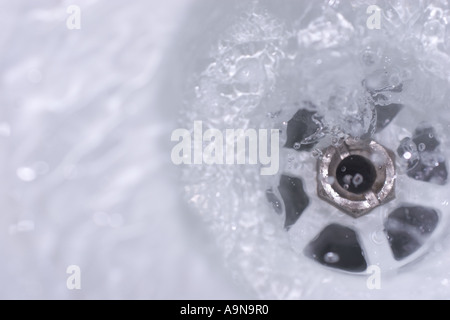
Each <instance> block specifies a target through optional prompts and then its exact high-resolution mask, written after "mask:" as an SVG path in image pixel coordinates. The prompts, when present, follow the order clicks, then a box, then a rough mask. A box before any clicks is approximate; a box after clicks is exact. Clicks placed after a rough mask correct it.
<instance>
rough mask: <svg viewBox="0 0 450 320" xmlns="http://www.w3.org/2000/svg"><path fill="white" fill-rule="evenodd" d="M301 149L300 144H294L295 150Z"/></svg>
mask: <svg viewBox="0 0 450 320" xmlns="http://www.w3.org/2000/svg"><path fill="white" fill-rule="evenodd" d="M301 147H302V145H301V144H300V142H296V143H294V149H295V150H299V149H300V148H301Z"/></svg>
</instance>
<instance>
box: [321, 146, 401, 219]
mask: <svg viewBox="0 0 450 320" xmlns="http://www.w3.org/2000/svg"><path fill="white" fill-rule="evenodd" d="M317 171H318V174H317V192H318V195H319V197H320V198H321V199H323V200H325V201H327V202H329V203H331V204H332V205H334V206H336V207H337V208H339V209H341V210H342V211H343V212H345V213H347V214H349V215H350V216H352V217H353V218H358V217H361V216H363V215H365V214H367V213H369V212H370V211H371V210H372V209H374V208H376V207H378V206H380V205H382V204H384V203H387V202H389V201H391V200H393V199H394V198H395V179H396V174H395V155H394V153H393V152H392V151H391V150H389V149H387V148H385V147H383V146H382V145H380V144H379V143H377V142H375V141H362V140H357V139H353V138H349V139H347V140H346V141H345V142H344V143H342V144H341V145H339V146H330V147H328V148H327V149H325V151H324V153H323V157H322V158H321V159H319V160H318V170H317Z"/></svg>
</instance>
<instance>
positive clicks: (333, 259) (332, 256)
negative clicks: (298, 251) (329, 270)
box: [323, 252, 340, 264]
mask: <svg viewBox="0 0 450 320" xmlns="http://www.w3.org/2000/svg"><path fill="white" fill-rule="evenodd" d="M339 259H340V258H339V255H338V254H337V253H335V252H327V253H326V254H325V255H324V256H323V260H324V261H325V262H326V263H331V264H334V263H337V262H339Z"/></svg>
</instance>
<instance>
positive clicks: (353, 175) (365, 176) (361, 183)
mask: <svg viewBox="0 0 450 320" xmlns="http://www.w3.org/2000/svg"><path fill="white" fill-rule="evenodd" d="M376 178H377V173H376V170H375V167H374V165H373V164H372V162H371V161H370V160H368V159H367V158H365V157H362V156H358V155H352V156H349V157H347V158H345V159H344V160H342V161H341V162H340V163H339V165H338V167H337V169H336V179H337V181H338V183H339V184H340V185H341V187H342V188H344V189H346V190H347V191H349V192H351V193H355V194H362V193H364V192H366V191H368V190H370V189H371V188H372V185H373V183H374V182H375V180H376Z"/></svg>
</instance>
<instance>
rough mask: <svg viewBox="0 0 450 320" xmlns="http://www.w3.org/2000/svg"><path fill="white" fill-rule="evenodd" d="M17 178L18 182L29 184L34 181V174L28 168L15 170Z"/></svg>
mask: <svg viewBox="0 0 450 320" xmlns="http://www.w3.org/2000/svg"><path fill="white" fill-rule="evenodd" d="M17 176H18V177H19V179H20V180H22V181H26V182H30V181H33V180H34V179H36V172H35V171H34V170H33V169H32V168H29V167H22V168H19V169H17Z"/></svg>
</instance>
